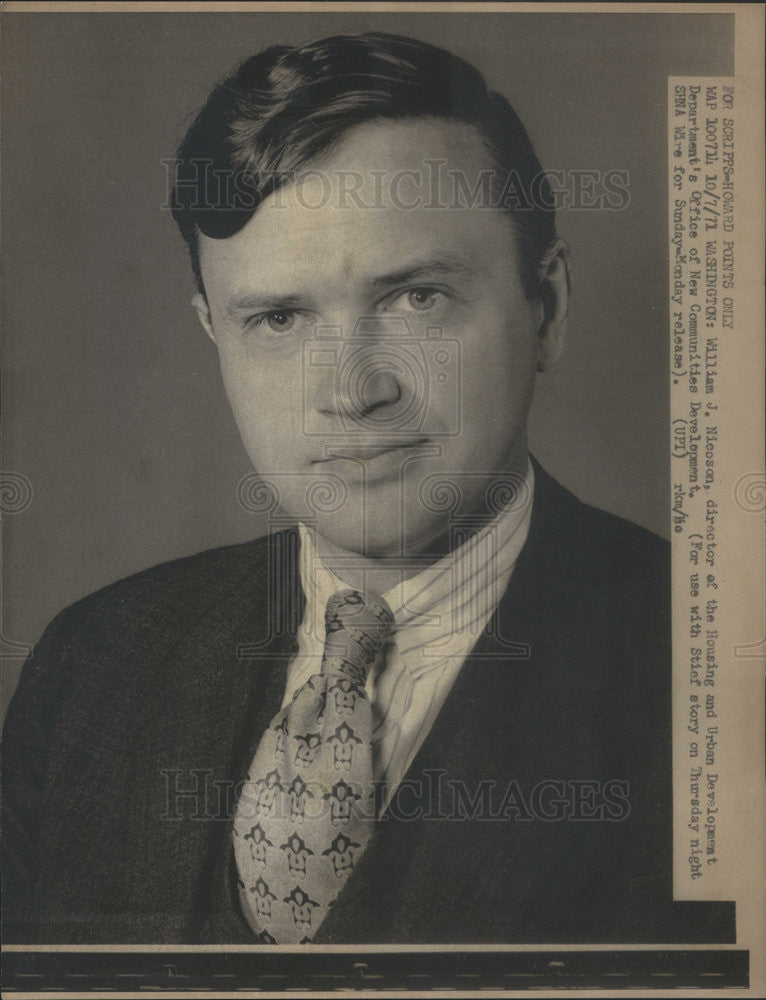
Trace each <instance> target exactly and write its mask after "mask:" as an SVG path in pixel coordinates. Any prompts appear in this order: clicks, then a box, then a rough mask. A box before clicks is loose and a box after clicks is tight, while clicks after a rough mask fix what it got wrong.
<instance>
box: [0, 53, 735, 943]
mask: <svg viewBox="0 0 766 1000" xmlns="http://www.w3.org/2000/svg"><path fill="white" fill-rule="evenodd" d="M177 170H178V172H177V184H176V191H175V203H174V215H175V218H176V221H177V222H178V224H179V227H180V229H181V232H182V234H183V236H184V238H185V239H186V241H187V244H188V247H189V250H190V253H191V260H192V266H193V269H194V273H195V277H196V280H197V286H198V290H197V293H196V294H195V296H194V299H193V305H194V308H195V310H196V312H197V315H198V316H199V319H200V322H201V324H202V326H203V328H204V330H205V332H206V334H207V335H208V336H209V337H210V338H211V340H212V341H213V342H214V344H215V345H216V348H217V350H218V353H219V357H220V363H221V370H222V374H223V380H224V384H225V388H226V392H227V395H228V397H229V400H230V403H231V406H232V409H233V411H234V414H235V417H236V419H237V423H238V426H239V429H240V432H241V435H242V438H243V441H244V444H245V447H246V449H247V451H248V454H249V455H250V457H251V459H252V461H253V464H254V466H255V469H256V470H257V472H258V473H259V475H260V476H261V478H262V480H263V483H264V484H265V487H266V490H267V496H268V499H269V501H270V502H271V503H272V504H273V508H272V509H273V510H274V511H276V510H277V509H278V511H279V517H282V516H283V515H289V516H290V517H291V518H292V519H294V520H295V521H297V522H298V527H297V528H294V527H292V528H288V529H284V530H280V531H272V532H270V533H269V535H268V536H267V537H266V538H264V539H260V540H258V541H256V542H252V543H249V544H245V545H241V546H234V547H231V548H227V549H219V550H215V551H211V552H206V553H202V554H201V555H199V556H196V557H192V558H190V559H185V560H180V561H178V562H175V563H172V564H168V565H164V566H159V567H156V568H154V569H152V570H149V571H147V572H146V573H143V574H140V575H139V576H137V577H133V578H131V579H129V580H126V581H122V582H121V583H118V584H116V585H114V586H112V587H109V588H107V589H106V590H104V591H101V592H99V593H98V594H96V595H93V596H92V597H90V598H87V599H86V600H84V601H81V602H79V603H78V604H77V605H75V606H73V607H72V608H70V609H68V610H67V611H65V612H64V613H63V614H62V615H60V616H59V617H58V618H57V619H56V620H55V621H54V623H53V624H52V625H51V626H50V627H49V629H48V630H47V631H46V633H45V635H44V637H43V638H42V640H41V641H40V643H39V645H38V647H37V648H36V649H35V651H34V655H33V657H32V658H31V660H30V662H29V663H28V664H27V666H26V668H25V672H24V677H23V679H22V683H21V685H20V688H19V691H18V693H17V695H16V698H15V699H14V703H13V705H12V707H11V710H10V713H9V718H8V723H7V732H6V746H7V750H6V768H7V778H6V782H5V793H6V820H5V823H6V900H7V903H6V906H7V913H6V920H7V921H8V931H9V933H10V935H12V936H13V937H16V938H17V939H23V940H26V941H28V942H29V941H35V942H37V941H43V940H45V941H56V942H100V943H104V942H109V941H121V942H131V941H132V942H156V941H164V942H198V941H202V942H243V943H256V942H259V943H271V942H277V943H295V942H303V943H317V944H319V943H333V942H334V943H350V942H408V943H412V942H431V943H445V942H519V941H546V942H562V941H608V940H611V941H649V940H653V941H660V940H674V939H678V940H706V939H709V938H710V936H711V935H714V934H715V933H718V934H719V935H720V933H721V932H720V930H717V931H716V930H715V929H713V917H714V916H715V915H716V912H717V911H714V910H713V909H712V908H711V909H708V910H705V911H704V912H702V913H700V914H698V916H699V917H700V919H698V920H694V921H692V920H688V921H687V920H684V922H680V921H679V919H678V917H679V914H680V908H679V907H678V906H677V905H675V904H673V901H672V890H671V840H670V831H671V814H670V753H669V748H670V739H669V737H670V674H669V652H668V650H669V642H668V638H669V636H668V633H669V618H668V577H667V552H666V546H665V545H664V543H662V542H661V541H660V540H659V539H657V538H655V537H653V536H651V535H650V534H648V533H647V532H645V531H643V530H642V529H639V528H637V527H636V526H634V525H631V524H628V523H627V522H624V521H621V520H620V519H618V518H615V517H612V516H610V515H608V514H605V513H603V512H600V511H596V510H593V509H591V508H588V507H586V506H584V505H583V504H581V503H579V502H578V501H577V500H576V499H575V498H574V497H573V496H571V495H570V494H569V493H567V492H566V491H565V490H564V489H563V488H562V487H560V486H559V485H558V484H556V483H555V482H554V481H553V480H552V479H551V478H550V477H549V476H548V475H547V474H546V473H545V472H544V471H543V470H542V469H541V468H540V466H539V465H537V464H536V463H535V462H533V461H531V460H530V457H529V455H528V452H527V438H526V424H527V415H528V412H529V408H530V405H531V401H532V395H533V390H534V383H535V378H536V374H537V373H538V372H542V371H544V370H545V369H546V368H547V367H548V366H549V365H551V364H552V363H553V362H554V361H555V360H556V359H557V357H558V355H559V353H560V351H561V348H562V344H563V338H564V333H565V323H566V315H567V298H568V294H569V257H568V252H567V249H566V247H565V245H564V244H563V242H562V241H561V240H560V239H558V238H557V236H556V232H555V226H554V213H553V211H552V208H551V204H552V200H551V195H550V190H549V189H548V187H547V184H546V182H545V179H544V176H543V174H542V170H541V168H540V165H539V163H538V162H537V159H536V157H535V154H534V152H533V149H532V146H531V144H530V141H529V139H528V137H527V135H526V132H525V131H524V128H523V126H522V125H521V123H520V121H519V120H518V118H517V117H516V115H515V113H514V112H513V110H512V109H511V107H510V105H508V103H507V102H506V101H505V100H504V99H503V98H502V97H500V96H499V95H497V94H493V93H489V92H488V91H487V89H486V86H485V84H484V81H483V79H482V78H481V76H480V74H479V73H478V72H477V71H476V70H475V69H474V68H473V67H471V66H469V65H467V64H466V63H464V62H463V61H461V60H459V59H457V58H455V57H453V56H451V55H449V54H448V53H446V52H443V51H441V50H439V49H435V48H433V47H431V46H428V45H425V44H423V43H420V42H415V41H412V40H409V39H405V38H398V37H393V36H386V35H377V34H372V35H363V36H358V37H346V38H331V39H325V40H322V41H319V42H317V43H314V44H312V45H307V46H305V47H303V48H300V49H299V48H290V47H278V48H273V49H269V50H268V51H266V52H264V53H261V54H259V55H256V56H254V57H253V58H251V59H249V60H247V61H246V62H245V63H244V64H243V65H242V66H241V67H240V68H239V69H238V70H237V71H236V72H235V73H234V74H233V75H232V76H231V77H230V78H229V79H228V80H226V81H225V82H224V83H223V84H222V85H221V86H219V87H217V88H216V89H215V90H214V92H213V93H212V94H211V96H210V98H209V99H208V102H207V103H206V105H205V107H204V108H203V110H202V111H201V112H200V115H199V116H198V118H197V120H196V121H195V122H194V124H193V125H192V127H191V129H190V130H189V132H188V134H187V136H186V138H185V140H184V142H183V143H182V146H181V149H180V151H179V157H178V167H177ZM690 909H694V908H693V907H690ZM727 933H728V932H727Z"/></svg>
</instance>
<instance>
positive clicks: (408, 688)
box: [282, 462, 534, 812]
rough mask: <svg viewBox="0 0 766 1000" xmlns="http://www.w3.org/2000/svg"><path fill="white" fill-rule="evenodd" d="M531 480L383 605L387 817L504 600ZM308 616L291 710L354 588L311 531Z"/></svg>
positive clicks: (378, 745)
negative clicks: (332, 605) (345, 595)
mask: <svg viewBox="0 0 766 1000" xmlns="http://www.w3.org/2000/svg"><path fill="white" fill-rule="evenodd" d="M533 489H534V473H533V471H532V465H531V463H529V462H528V465H527V472H526V477H525V479H524V482H523V485H522V486H521V487H520V488H519V489H518V490H517V492H516V494H515V496H514V498H513V499H512V500H511V502H510V504H509V505H507V506H506V507H504V508H503V509H502V510H501V511H500V512H499V513H498V514H497V515H496V516H495V517H494V518H493V519H492V520H491V521H490V522H489V523H487V524H485V525H484V526H483V527H481V528H480V530H478V531H476V532H475V533H473V534H472V535H471V536H470V537H469V538H468V539H467V541H465V542H464V543H463V544H461V545H459V546H458V547H457V548H455V549H454V550H453V551H452V552H450V553H449V554H448V555H446V556H444V557H443V558H442V559H440V560H439V561H438V562H436V563H434V564H432V565H431V566H428V567H426V568H424V569H423V570H421V571H420V572H419V573H417V575H415V576H412V577H410V578H409V579H407V580H402V581H401V582H400V583H398V584H397V585H396V586H395V587H392V588H391V589H390V590H388V591H386V592H385V593H384V594H383V595H382V596H383V597H384V598H385V600H386V601H387V602H388V604H389V606H390V608H391V610H392V611H393V613H394V618H395V620H396V630H395V633H394V634H393V636H392V638H391V639H389V641H388V643H387V645H386V647H385V649H384V651H383V655H382V656H380V657H379V658H378V660H377V661H376V663H375V664H374V665H373V668H372V670H371V671H370V675H369V676H368V679H367V694H368V696H369V698H370V701H371V703H372V709H373V737H372V740H373V771H374V777H375V779H376V781H378V782H385V794H384V795H383V796H382V797H381V800H380V802H381V812H382V811H385V809H386V807H387V805H388V803H389V801H390V799H391V796H392V795H393V793H394V791H395V790H396V788H397V786H398V785H399V783H400V782H401V780H402V778H403V777H404V775H405V773H406V772H407V769H408V768H409V766H410V764H411V763H412V761H413V759H414V757H415V754H416V753H417V752H418V750H419V749H420V747H421V745H422V743H423V741H424V740H425V738H426V736H427V735H428V733H429V732H430V730H431V727H432V726H433V724H434V721H435V719H436V716H437V715H438V714H439V710H440V709H441V707H442V705H443V704H444V700H445V698H446V697H447V695H448V694H449V691H450V688H451V687H452V685H453V684H454V682H455V678H456V677H457V675H458V673H459V672H460V669H461V668H462V666H463V664H464V663H465V661H466V658H467V657H468V654H469V653H470V652H471V650H472V649H473V647H474V645H475V644H476V640H477V639H478V638H479V636H480V635H481V633H482V632H483V630H484V628H485V626H486V625H487V623H488V622H489V620H490V618H491V617H492V614H493V612H494V610H495V608H496V607H497V605H498V603H499V601H500V598H501V597H502V596H503V593H504V592H505V590H506V588H507V586H508V582H509V580H510V578H511V574H512V573H513V568H514V566H515V564H516V560H517V559H518V556H519V553H520V552H521V549H522V547H523V545H524V542H525V541H526V538H527V534H528V532H529V522H530V517H531V513H532V494H533ZM299 532H300V538H301V557H300V572H301V583H302V585H303V591H304V593H305V595H306V608H305V611H304V615H303V621H302V622H301V626H300V630H299V634H298V652H297V654H296V655H295V657H294V658H293V659H292V661H291V662H290V664H289V666H288V669H287V684H286V687H285V695H284V699H283V701H282V704H283V706H284V705H286V704H287V703H288V702H289V701H290V700H291V699H292V697H293V694H294V693H295V692H296V691H297V690H298V689H299V688H300V687H302V686H303V684H305V683H306V681H307V680H308V679H309V677H311V675H312V674H316V673H318V672H319V670H320V667H321V663H322V651H323V648H324V637H325V628H324V613H325V607H326V605H327V600H328V598H329V597H331V596H332V594H334V593H336V591H338V590H345V589H348V584H346V583H344V582H343V581H342V580H341V579H339V577H337V576H336V575H335V573H333V571H332V570H331V569H329V568H328V567H327V566H326V565H325V564H324V563H323V562H322V560H321V559H320V557H319V555H318V553H317V551H316V547H315V545H314V542H313V540H312V537H311V532H310V531H309V530H308V529H307V528H306V527H305V526H304V525H303V524H300V525H299Z"/></svg>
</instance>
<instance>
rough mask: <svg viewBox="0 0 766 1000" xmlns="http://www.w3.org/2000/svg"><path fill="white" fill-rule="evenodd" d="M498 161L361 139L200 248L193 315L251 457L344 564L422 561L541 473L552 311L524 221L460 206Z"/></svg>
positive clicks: (439, 145) (458, 133)
mask: <svg viewBox="0 0 766 1000" xmlns="http://www.w3.org/2000/svg"><path fill="white" fill-rule="evenodd" d="M429 160H430V161H438V160H442V161H446V162H445V163H444V164H443V165H442V168H441V170H440V171H439V177H440V179H441V183H440V190H439V191H438V194H437V193H436V192H435V191H434V190H433V182H434V179H435V177H436V171H435V170H434V169H433V167H432V169H431V171H430V174H428V173H427V171H428V168H427V166H426V161H429ZM487 165H488V164H487V162H486V154H485V153H484V151H483V148H482V146H481V143H480V140H479V138H478V136H477V135H476V134H475V133H474V131H473V129H471V128H470V127H466V126H462V125H460V124H458V123H454V122H444V121H439V120H435V119H433V120H432V119H421V120H417V121H408V122H380V123H369V124H365V125H361V126H358V127H356V128H354V129H352V130H350V131H349V132H348V133H347V134H346V136H345V137H344V140H343V142H342V143H341V144H340V145H338V146H337V147H335V149H334V150H333V151H332V153H331V154H330V155H329V156H326V157H325V158H323V159H322V160H321V161H318V162H317V163H316V164H314V165H312V166H313V169H309V170H307V171H306V172H305V175H304V176H303V177H302V178H299V179H298V180H297V181H296V182H295V183H293V184H292V185H291V186H289V187H286V188H283V189H281V190H280V191H278V192H276V193H275V194H274V195H272V196H270V197H269V198H267V199H266V200H265V201H264V202H263V204H262V205H261V206H260V207H259V208H258V210H257V212H256V213H255V214H254V216H253V217H252V219H251V220H250V221H249V222H248V223H247V225H246V226H245V227H244V228H243V229H242V230H240V232H239V233H237V234H235V235H234V236H232V237H230V238H227V239H225V240H212V239H209V238H206V237H204V236H201V237H200V264H201V271H202V278H203V282H204V286H205V291H206V299H205V298H203V297H202V296H197V297H196V299H195V307H196V308H197V310H198V312H199V314H200V318H201V320H202V322H203V325H204V326H205V328H206V330H207V331H208V333H209V334H210V336H211V337H212V338H213V340H214V341H215V344H216V345H217V348H218V352H219V356H220V363H221V370H222V373H223V379H224V384H225V387H226V392H227V394H228V397H229V401H230V403H231V406H232V410H233V412H234V416H235V418H236V421H237V424H238V426H239V430H240V433H241V435H242V439H243V441H244V444H245V448H246V449H247V452H248V454H249V456H250V458H251V460H252V462H253V465H254V466H255V468H256V470H257V471H258V472H259V474H260V475H261V476H262V477H263V478H264V479H265V480H267V481H269V482H271V483H273V484H274V485H275V486H276V488H277V491H278V495H279V498H280V502H281V505H282V507H283V509H284V510H286V511H287V512H288V513H290V514H291V515H293V516H295V517H296V518H299V519H301V520H304V521H307V522H309V523H310V524H312V525H313V526H314V527H315V528H316V530H317V532H318V533H319V534H320V536H322V537H324V538H325V539H326V540H327V541H329V542H330V543H331V544H332V545H334V546H337V547H340V548H341V549H344V550H348V551H351V552H354V553H363V554H366V555H373V556H382V555H386V556H389V555H390V556H394V555H397V554H403V553H405V552H406V553H407V554H417V553H420V552H425V551H426V550H428V548H429V547H430V546H433V545H434V543H435V542H436V541H437V540H438V539H442V538H443V537H444V535H445V533H446V532H448V529H449V524H450V519H452V520H453V521H454V520H455V519H456V518H459V517H460V516H461V515H465V514H466V513H468V512H470V511H471V510H473V509H475V508H477V507H479V506H481V505H482V504H483V502H484V500H485V496H486V491H487V489H488V487H489V486H490V485H491V484H492V482H493V481H495V480H496V479H497V476H498V474H502V473H508V474H514V473H519V472H523V470H524V468H525V465H526V421H527V414H528V411H529V406H530V403H531V399H532V392H533V386H534V379H535V372H536V367H537V362H538V357H539V352H540V347H541V339H542V338H541V334H540V325H541V324H540V321H541V306H540V304H539V303H537V302H530V301H528V300H527V298H526V297H525V295H524V290H523V288H522V283H521V279H520V273H519V261H518V253H517V241H516V235H515V232H514V227H513V224H512V221H511V220H510V219H509V218H508V216H507V215H505V214H503V213H501V212H500V211H497V210H494V209H490V208H479V209H476V208H474V209H469V208H466V207H464V206H460V205H455V204H454V193H453V191H454V180H453V179H452V177H451V175H450V174H449V171H459V172H462V174H463V175H464V176H465V178H466V180H467V181H468V183H469V184H471V185H473V184H474V183H475V179H476V177H477V175H478V172H479V171H480V170H481V169H483V168H486V167H487ZM403 171H414V172H415V174H412V173H411V174H409V175H406V174H404V173H402V172H403ZM397 176H399V177H400V178H401V181H400V182H396V181H395V180H394V178H396V177H397ZM426 176H428V178H429V179H428V184H430V185H431V189H430V190H429V191H428V192H426V190H425V187H426V181H425V180H424V178H426ZM381 178H382V182H381ZM397 183H398V184H399V187H398V188H397V187H396V184H397ZM408 185H409V186H408ZM352 189H353V190H355V191H357V192H358V194H357V196H356V197H354V196H352V195H349V191H350V190H352ZM435 194H436V195H437V196H435ZM418 195H419V196H420V198H421V206H420V207H416V208H412V207H407V206H408V205H411V204H412V202H413V201H414V200H415V198H416V197H417V196H418ZM426 200H428V201H430V203H431V204H434V203H436V204H437V205H441V206H444V207H435V208H434V207H432V208H426V207H423V206H422V202H423V201H426ZM440 484H441V488H440ZM445 484H451V485H450V486H449V487H448V489H449V490H450V493H449V498H450V499H449V502H448V503H445V502H444V501H445V497H446V496H447V494H446V493H445Z"/></svg>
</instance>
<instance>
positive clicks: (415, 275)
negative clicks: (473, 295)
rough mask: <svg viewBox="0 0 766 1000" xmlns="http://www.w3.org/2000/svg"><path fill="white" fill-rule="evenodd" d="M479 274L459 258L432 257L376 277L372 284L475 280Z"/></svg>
mask: <svg viewBox="0 0 766 1000" xmlns="http://www.w3.org/2000/svg"><path fill="white" fill-rule="evenodd" d="M478 273H479V272H478V269H477V268H476V267H472V266H471V264H469V263H468V261H465V260H463V259H461V258H459V257H432V258H429V259H427V260H420V261H413V262H412V263H411V264H408V265H406V266H405V267H402V268H398V269H397V270H396V271H389V272H388V273H387V274H381V275H376V276H375V277H374V278H373V279H372V280H371V281H370V284H371V285H373V286H374V287H379V286H381V285H384V286H389V285H400V284H404V283H406V282H408V281H415V280H416V279H419V278H428V277H456V276H457V277H465V278H475V277H477V275H478Z"/></svg>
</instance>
